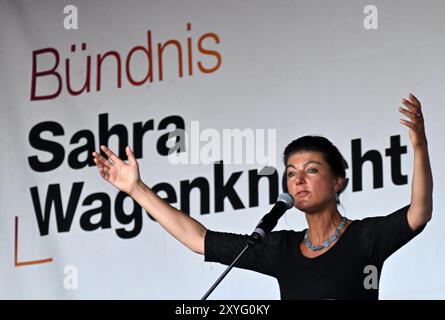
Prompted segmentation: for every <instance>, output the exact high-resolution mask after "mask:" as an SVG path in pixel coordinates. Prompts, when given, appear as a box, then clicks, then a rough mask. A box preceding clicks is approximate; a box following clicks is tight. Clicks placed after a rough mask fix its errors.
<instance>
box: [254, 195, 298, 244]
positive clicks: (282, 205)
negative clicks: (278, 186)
mask: <svg viewBox="0 0 445 320" xmlns="http://www.w3.org/2000/svg"><path fill="white" fill-rule="evenodd" d="M293 205H294V198H293V197H292V196H291V195H290V194H289V193H282V194H280V196H279V197H278V200H277V203H276V204H275V205H274V206H273V208H272V209H271V210H270V212H269V213H267V214H266V215H265V216H264V217H263V219H261V220H260V222H259V223H258V224H257V226H256V227H255V230H254V231H253V233H252V234H251V235H250V239H249V241H248V244H249V245H254V244H256V243H258V242H260V241H261V240H263V239H264V238H265V237H266V235H267V234H268V233H269V232H270V231H272V229H273V228H275V226H276V225H277V223H278V219H280V218H281V216H282V215H283V214H284V213H285V212H286V210H288V209H290V208H292V207H293Z"/></svg>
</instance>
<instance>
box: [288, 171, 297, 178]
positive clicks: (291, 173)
mask: <svg viewBox="0 0 445 320" xmlns="http://www.w3.org/2000/svg"><path fill="white" fill-rule="evenodd" d="M294 175H295V172H288V173H287V176H288V177H293V176H294Z"/></svg>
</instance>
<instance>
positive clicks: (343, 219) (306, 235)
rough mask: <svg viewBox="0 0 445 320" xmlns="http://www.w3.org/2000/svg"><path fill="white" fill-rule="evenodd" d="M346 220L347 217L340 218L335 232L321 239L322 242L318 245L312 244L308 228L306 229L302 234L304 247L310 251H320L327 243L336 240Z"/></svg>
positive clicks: (327, 245)
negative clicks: (323, 239)
mask: <svg viewBox="0 0 445 320" xmlns="http://www.w3.org/2000/svg"><path fill="white" fill-rule="evenodd" d="M347 222H348V218H346V217H343V218H342V219H341V223H340V224H339V225H338V227H337V229H336V230H335V233H334V234H333V235H332V236H330V237H329V238H328V240H325V241H323V243H322V244H321V245H319V246H314V245H312V243H311V240H309V229H307V230H306V233H305V234H304V244H305V245H306V247H308V248H309V249H311V250H312V251H320V250H323V249H324V248H327V247H329V245H330V244H331V243H332V242H334V241H335V240H337V238H338V236H339V235H340V232H341V231H342V230H343V229H344V227H345V226H346V223H347Z"/></svg>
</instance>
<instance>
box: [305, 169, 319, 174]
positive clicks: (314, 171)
mask: <svg viewBox="0 0 445 320" xmlns="http://www.w3.org/2000/svg"><path fill="white" fill-rule="evenodd" d="M307 172H309V173H316V172H318V171H317V169H314V168H310V169H309V170H308V171H307Z"/></svg>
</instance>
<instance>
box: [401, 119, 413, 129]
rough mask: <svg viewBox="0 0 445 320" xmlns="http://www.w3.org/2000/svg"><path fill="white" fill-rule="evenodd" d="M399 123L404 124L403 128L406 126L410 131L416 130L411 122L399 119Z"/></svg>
mask: <svg viewBox="0 0 445 320" xmlns="http://www.w3.org/2000/svg"><path fill="white" fill-rule="evenodd" d="M400 123H401V124H404V125H405V126H407V127H408V128H410V129H412V130H416V129H417V126H416V124H415V123H412V122H410V121H407V120H403V119H400Z"/></svg>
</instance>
